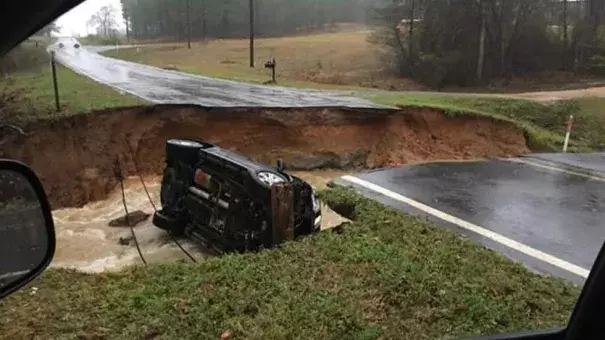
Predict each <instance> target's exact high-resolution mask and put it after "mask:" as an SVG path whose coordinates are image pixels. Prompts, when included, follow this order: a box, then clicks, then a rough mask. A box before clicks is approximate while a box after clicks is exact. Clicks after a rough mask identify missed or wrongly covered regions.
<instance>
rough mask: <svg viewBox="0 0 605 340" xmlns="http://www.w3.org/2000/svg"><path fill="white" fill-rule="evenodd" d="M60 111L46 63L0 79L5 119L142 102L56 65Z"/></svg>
mask: <svg viewBox="0 0 605 340" xmlns="http://www.w3.org/2000/svg"><path fill="white" fill-rule="evenodd" d="M57 79H58V84H59V99H60V103H61V111H60V112H56V109H55V97H54V89H53V83H52V75H51V72H50V67H45V68H39V67H38V68H36V69H33V70H29V71H22V72H17V73H12V74H11V75H10V76H9V77H7V78H2V79H0V98H1V99H2V100H1V102H2V104H1V105H0V112H1V113H2V117H5V119H15V120H20V119H30V118H42V119H46V118H52V117H58V116H62V115H71V114H78V113H86V112H90V111H93V110H100V109H105V108H111V107H119V106H131V105H139V104H144V101H142V100H139V99H138V98H135V97H132V96H130V95H123V94H120V93H118V92H116V91H115V90H113V89H111V88H109V87H107V86H104V85H101V84H99V83H97V82H95V81H93V80H91V79H89V78H86V77H84V76H81V75H79V74H76V73H75V72H73V71H71V70H69V69H67V68H65V67H62V66H60V65H58V66H57Z"/></svg>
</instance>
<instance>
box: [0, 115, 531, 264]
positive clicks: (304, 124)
mask: <svg viewBox="0 0 605 340" xmlns="http://www.w3.org/2000/svg"><path fill="white" fill-rule="evenodd" d="M24 130H25V131H26V132H27V135H20V134H14V135H8V136H4V138H3V146H4V147H3V148H2V151H0V152H1V153H2V155H1V156H2V157H8V158H13V159H17V160H21V161H24V162H26V163H27V164H29V165H30V166H31V167H32V168H33V169H34V170H35V171H36V172H37V173H38V175H39V177H40V179H41V181H42V183H43V185H44V187H45V190H46V192H47V195H48V196H49V199H50V201H51V205H52V207H53V209H55V210H54V212H53V216H54V218H55V223H56V229H57V242H58V246H57V254H56V257H55V260H54V262H53V266H59V267H70V268H77V269H79V270H83V271H87V272H101V271H105V270H118V269H121V268H123V267H124V266H127V265H131V264H135V263H138V262H140V259H139V258H138V254H137V252H136V248H135V247H134V243H133V242H129V243H128V244H127V245H122V244H119V243H120V242H119V241H120V239H121V238H122V239H128V238H129V237H130V230H129V229H128V228H120V227H109V226H108V222H109V221H111V220H112V219H115V218H118V217H121V216H123V215H124V210H123V206H122V196H121V192H120V191H119V185H118V180H117V179H116V178H115V176H114V166H115V161H116V160H119V162H120V163H121V166H122V168H123V172H124V175H125V176H127V177H129V178H128V179H127V180H126V182H125V196H126V200H127V204H128V208H129V211H135V210H142V211H144V212H145V213H148V214H150V213H152V212H153V210H152V206H151V204H150V203H149V200H148V198H147V196H146V194H145V191H144V190H143V187H142V185H141V183H140V181H139V178H138V177H137V175H138V174H137V171H136V170H135V162H133V157H134V158H135V159H136V162H137V164H138V168H139V169H140V171H141V174H140V175H141V176H143V178H144V180H145V183H146V184H147V186H148V188H149V191H150V195H151V198H152V200H153V201H154V203H155V204H156V205H159V190H160V176H161V173H162V170H163V167H164V152H165V150H164V147H165V141H166V140H167V139H170V138H195V139H203V140H205V141H208V142H212V143H215V144H217V145H219V146H221V147H224V148H228V149H231V150H233V151H236V152H239V153H241V154H244V155H246V156H249V157H252V158H255V159H257V160H259V161H263V162H267V163H272V164H274V163H275V161H276V160H277V159H279V158H282V159H284V161H285V163H286V166H287V167H288V170H290V171H291V172H293V173H294V174H295V175H298V176H300V177H302V178H303V179H305V180H307V181H309V182H310V183H311V184H312V185H314V186H316V187H320V188H321V187H324V186H325V185H326V183H327V182H328V181H329V180H330V179H333V178H336V177H339V176H342V175H344V174H349V173H353V172H355V171H360V170H363V169H372V168H381V167H388V166H393V165H400V164H406V163H417V162H426V161H433V160H445V159H447V160H466V159H476V158H485V157H511V156H518V155H522V154H526V153H528V152H529V149H528V147H527V145H526V140H525V137H524V133H523V131H522V130H520V129H518V128H517V127H515V126H514V125H512V124H508V123H505V122H499V121H495V120H492V119H490V118H483V117H474V116H473V117H470V116H469V117H463V116H457V117H448V116H446V115H444V114H443V113H441V112H439V111H436V110H431V109H403V110H375V109H335V108H319V109H318V108H306V109H300V108H296V109H274V108H272V109H245V108H238V109H233V108H220V109H218V108H203V107H199V106H184V105H160V106H152V107H147V106H146V107H132V108H123V109H112V110H106V111H100V112H95V113H92V114H88V115H76V116H71V117H65V118H61V119H57V120H53V121H38V122H32V123H30V124H29V125H28V126H25V127H24ZM324 208H325V209H324V213H325V211H326V210H327V207H324ZM324 217H325V220H326V224H325V225H323V226H322V228H329V227H333V226H335V225H338V224H340V223H342V222H343V221H345V220H344V219H342V218H341V217H340V216H338V215H337V214H336V213H333V212H330V213H329V214H326V215H324ZM135 231H136V234H137V239H138V240H139V242H140V244H141V247H142V249H143V253H144V255H145V257H146V259H147V260H148V261H149V262H152V263H155V262H162V261H174V260H178V259H183V260H187V259H186V257H185V255H184V254H182V253H181V252H180V250H179V249H178V248H177V246H176V245H174V244H173V243H172V240H171V239H170V238H169V237H168V236H167V235H166V234H165V233H164V232H163V231H162V230H160V229H158V228H155V227H154V226H153V225H152V224H151V219H148V220H146V221H144V222H142V223H141V224H139V225H137V226H136V228H135ZM183 244H184V247H185V248H186V249H188V250H190V251H191V252H192V253H194V254H195V255H194V256H196V257H198V258H200V259H201V258H204V257H206V256H207V255H206V254H205V253H204V251H203V249H200V248H199V246H197V245H195V244H192V243H189V242H187V241H186V240H183Z"/></svg>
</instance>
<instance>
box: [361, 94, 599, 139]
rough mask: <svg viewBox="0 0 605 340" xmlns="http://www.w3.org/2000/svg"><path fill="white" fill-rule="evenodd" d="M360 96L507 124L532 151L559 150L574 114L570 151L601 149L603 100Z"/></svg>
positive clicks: (412, 95) (473, 96)
mask: <svg viewBox="0 0 605 340" xmlns="http://www.w3.org/2000/svg"><path fill="white" fill-rule="evenodd" d="M362 96H364V97H366V98H369V99H372V100H374V101H376V102H379V103H383V104H387V105H393V106H402V107H403V106H418V107H432V108H437V109H441V110H443V111H444V112H446V113H448V114H451V115H481V116H490V117H494V118H496V119H499V120H504V121H509V122H512V123H514V124H515V125H517V126H519V127H521V128H522V129H523V130H524V131H525V132H526V136H527V139H528V143H529V146H530V148H531V149H533V150H536V151H560V150H561V147H562V145H563V136H564V135H565V122H566V121H567V119H568V117H569V116H570V115H574V126H573V133H572V141H571V144H570V145H571V149H572V151H590V150H603V149H605V110H604V109H603V108H605V98H596V97H588V98H578V99H574V100H565V101H558V102H536V101H530V100H525V99H513V98H504V97H497V96H488V95H471V94H463V93H455V94H454V93H437V92H407V93H395V92H393V93H389V92H377V93H363V94H362Z"/></svg>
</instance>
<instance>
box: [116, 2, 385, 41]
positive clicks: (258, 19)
mask: <svg viewBox="0 0 605 340" xmlns="http://www.w3.org/2000/svg"><path fill="white" fill-rule="evenodd" d="M121 3H122V16H123V18H124V21H125V23H126V26H127V31H128V33H129V35H131V36H132V37H136V38H155V37H172V38H176V39H184V38H185V37H186V36H187V35H188V34H189V33H190V34H191V36H192V37H193V38H231V37H243V36H246V35H248V34H249V27H250V25H249V22H250V11H249V1H248V0H121ZM253 3H254V6H253V8H254V9H253V19H254V21H255V31H256V33H257V34H258V35H259V36H280V35H285V34H292V33H297V32H301V31H308V30H314V29H322V28H324V27H325V26H326V25H330V24H333V23H339V22H366V20H367V19H368V13H369V11H368V9H369V8H370V6H371V5H372V3H373V0H254V1H253Z"/></svg>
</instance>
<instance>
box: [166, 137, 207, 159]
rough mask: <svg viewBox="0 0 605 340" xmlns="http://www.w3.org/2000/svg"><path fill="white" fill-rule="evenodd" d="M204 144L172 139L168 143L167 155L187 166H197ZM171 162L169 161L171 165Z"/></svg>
mask: <svg viewBox="0 0 605 340" xmlns="http://www.w3.org/2000/svg"><path fill="white" fill-rule="evenodd" d="M203 147H204V144H202V143H200V142H198V141H194V140H188V139H170V140H168V141H167V142H166V155H169V156H170V157H173V158H175V159H178V160H179V161H180V162H183V163H185V164H196V163H197V160H198V157H199V151H200V149H201V148H203ZM170 161H171V160H168V162H169V164H170Z"/></svg>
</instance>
